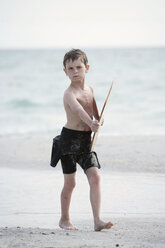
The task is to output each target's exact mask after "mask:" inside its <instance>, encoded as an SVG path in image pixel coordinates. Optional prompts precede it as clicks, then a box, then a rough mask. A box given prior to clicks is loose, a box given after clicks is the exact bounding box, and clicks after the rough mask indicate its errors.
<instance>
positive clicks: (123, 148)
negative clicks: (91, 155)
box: [0, 134, 165, 248]
mask: <svg viewBox="0 0 165 248" xmlns="http://www.w3.org/2000/svg"><path fill="white" fill-rule="evenodd" d="M52 138H53V137H52V135H50V134H49V135H41V136H39V135H34V136H33V135H28V136H25V135H24V136H21V135H20V136H8V137H7V136H1V138H0V147H1V149H0V184H1V189H0V198H1V204H0V248H7V247H10V248H12V247H18V248H22V247H25V248H26V247H29V248H30V247H33V248H34V247H36V248H38V247H44V248H53V247H54V248H55V247H61V248H64V247H76V248H78V247H79V248H80V247H84V248H85V247H91V248H92V247H93V248H94V247H100V248H103V247H104V248H108V247H126V248H128V247H130V248H134V247H135V248H136V247H137V248H138V247H139V248H141V247H146V248H148V247H153V248H155V247H156V248H161V247H165V231H164V230H165V166H164V165H165V154H164V147H165V137H164V136H109V137H105V136H104V137H102V136H100V137H99V138H98V140H97V144H96V149H95V150H96V151H97V153H98V156H99V160H100V163H101V165H102V168H101V170H100V173H101V177H102V217H103V218H104V219H105V220H107V221H109V220H111V221H112V222H113V223H114V227H113V228H112V229H110V230H104V231H102V232H94V231H93V220H92V214H91V208H90V203H89V192H88V185H87V181H86V178H85V175H84V173H83V172H82V171H81V170H80V169H78V171H77V187H76V189H75V192H74V193H73V200H72V207H71V217H72V221H73V223H74V224H75V225H76V226H77V227H78V228H79V231H64V230H61V229H60V228H59V227H58V220H59V217H60V203H59V197H60V191H61V188H62V185H63V176H62V173H61V168H60V163H59V164H58V165H57V167H56V168H52V167H50V166H49V160H50V151H51V142H52ZM82 189H83V190H82ZM80 192H81V194H80Z"/></svg>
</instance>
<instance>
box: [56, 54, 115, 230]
mask: <svg viewBox="0 0 165 248" xmlns="http://www.w3.org/2000/svg"><path fill="white" fill-rule="evenodd" d="M63 64H64V71H65V73H66V75H67V76H68V77H69V79H70V81H71V84H70V86H69V87H68V88H67V90H66V91H65V92H64V98H63V101H64V108H65V111H66V117H67V122H66V124H65V126H64V127H63V129H62V132H61V139H60V142H61V154H62V155H61V164H62V170H63V173H64V187H63V189H62V192H61V219H60V222H59V226H60V227H61V228H63V229H67V230H77V228H76V227H75V226H73V225H72V224H71V222H70V218H69V206H70V201H71V195H72V191H73V189H74V187H75V173H76V163H78V164H79V165H80V166H81V167H82V169H83V170H84V172H85V174H86V176H87V179H88V182H89V185H90V201H91V206H92V211H93V217H94V230H95V231H101V230H102V229H109V228H111V227H112V226H113V224H112V223H111V222H107V223H106V222H103V221H102V220H101V219H100V198H101V193H100V176H99V172H98V168H100V165H99V162H98V159H97V155H96V153H95V152H90V144H91V133H92V132H97V131H98V128H99V126H100V123H99V122H98V119H99V114H98V110H97V106H96V102H95V99H94V96H93V89H92V88H91V87H90V86H87V85H86V84H85V76H86V73H87V72H88V70H89V65H88V60H87V57H86V54H85V53H84V52H83V51H81V50H79V49H73V50H71V51H69V52H68V53H66V54H65V56H64V61H63ZM93 117H94V118H95V120H93Z"/></svg>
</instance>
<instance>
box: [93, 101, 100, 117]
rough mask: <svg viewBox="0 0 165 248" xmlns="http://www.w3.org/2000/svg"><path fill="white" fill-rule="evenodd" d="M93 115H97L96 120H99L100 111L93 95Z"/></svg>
mask: <svg viewBox="0 0 165 248" xmlns="http://www.w3.org/2000/svg"><path fill="white" fill-rule="evenodd" d="M93 116H94V117H95V119H96V120H99V112H98V108H97V104H96V100H95V98H94V97H93Z"/></svg>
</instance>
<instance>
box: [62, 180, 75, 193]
mask: <svg viewBox="0 0 165 248" xmlns="http://www.w3.org/2000/svg"><path fill="white" fill-rule="evenodd" d="M75 186H76V182H75V181H74V180H73V181H70V182H67V183H65V184H64V188H65V189H66V190H68V191H71V190H73V189H74V188H75Z"/></svg>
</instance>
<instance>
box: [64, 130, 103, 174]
mask: <svg viewBox="0 0 165 248" xmlns="http://www.w3.org/2000/svg"><path fill="white" fill-rule="evenodd" d="M91 133H92V132H91V131H77V130H71V129H68V128H65V127H64V128H63V129H62V132H61V165H62V170H63V173H64V174H71V173H74V172H76V163H78V164H79V165H80V166H81V168H82V169H83V170H84V172H86V170H87V169H89V168H90V167H98V168H100V164H99V161H98V158H97V154H96V153H95V152H90V144H91Z"/></svg>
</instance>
